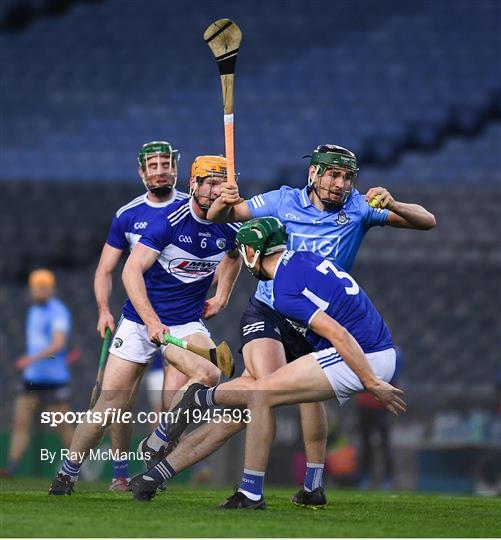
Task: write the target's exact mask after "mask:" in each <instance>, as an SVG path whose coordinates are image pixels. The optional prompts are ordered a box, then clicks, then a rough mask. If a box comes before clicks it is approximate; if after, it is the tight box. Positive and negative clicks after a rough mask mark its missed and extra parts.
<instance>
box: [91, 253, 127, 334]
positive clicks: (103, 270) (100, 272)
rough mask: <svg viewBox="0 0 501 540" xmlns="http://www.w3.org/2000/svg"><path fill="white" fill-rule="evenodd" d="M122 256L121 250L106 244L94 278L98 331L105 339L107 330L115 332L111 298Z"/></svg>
mask: <svg viewBox="0 0 501 540" xmlns="http://www.w3.org/2000/svg"><path fill="white" fill-rule="evenodd" d="M121 256H122V250H121V249H117V248H115V247H113V246H110V245H109V244H104V246H103V250H102V252H101V258H100V259H99V264H98V265H97V268H96V274H95V276H94V295H95V297H96V304H97V311H98V320H97V331H98V332H99V333H100V334H101V337H102V338H103V339H104V336H105V333H106V328H109V329H110V330H111V332H114V331H115V319H114V318H113V315H112V314H111V311H110V296H111V289H112V286H113V270H115V268H116V266H117V264H118V261H119V260H120V257H121Z"/></svg>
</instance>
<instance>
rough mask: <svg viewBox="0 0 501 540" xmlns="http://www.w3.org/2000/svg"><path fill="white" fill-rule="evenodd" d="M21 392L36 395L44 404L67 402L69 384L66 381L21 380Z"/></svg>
mask: <svg viewBox="0 0 501 540" xmlns="http://www.w3.org/2000/svg"><path fill="white" fill-rule="evenodd" d="M21 392H22V393H24V394H30V395H36V396H37V397H38V398H39V399H40V402H41V403H43V404H44V405H56V404H58V403H67V402H68V401H69V399H70V385H69V384H68V383H63V384H61V383H54V384H51V383H32V382H29V381H23V383H22V387H21Z"/></svg>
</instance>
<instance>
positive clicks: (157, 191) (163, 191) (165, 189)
mask: <svg viewBox="0 0 501 540" xmlns="http://www.w3.org/2000/svg"><path fill="white" fill-rule="evenodd" d="M173 189H174V186H159V187H155V188H151V189H148V191H149V192H150V193H153V194H154V195H156V196H157V197H165V196H166V195H170V194H171V193H172V190H173Z"/></svg>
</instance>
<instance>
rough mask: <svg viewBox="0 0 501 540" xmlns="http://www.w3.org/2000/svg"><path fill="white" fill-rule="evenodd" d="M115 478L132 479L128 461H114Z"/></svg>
mask: <svg viewBox="0 0 501 540" xmlns="http://www.w3.org/2000/svg"><path fill="white" fill-rule="evenodd" d="M113 478H130V474H129V461H128V460H127V459H124V460H121V461H120V460H118V461H117V460H115V459H114V460H113Z"/></svg>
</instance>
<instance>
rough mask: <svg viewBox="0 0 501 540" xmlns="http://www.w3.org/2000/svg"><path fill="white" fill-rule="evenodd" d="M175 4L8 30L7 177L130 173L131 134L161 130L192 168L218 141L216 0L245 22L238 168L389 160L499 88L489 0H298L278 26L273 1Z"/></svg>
mask: <svg viewBox="0 0 501 540" xmlns="http://www.w3.org/2000/svg"><path fill="white" fill-rule="evenodd" d="M180 5H181V2H180V1H176V2H154V3H153V2H152V3H150V4H149V5H148V9H147V10H144V9H138V7H137V3H135V2H120V1H119V0H108V1H105V2H100V3H82V4H75V5H74V6H73V7H72V9H71V10H69V11H68V13H67V14H66V15H65V16H64V17H61V18H41V19H37V20H36V21H34V22H32V24H31V25H29V26H28V27H27V28H26V30H25V31H24V32H20V33H17V34H13V33H3V34H0V61H1V63H2V79H3V85H4V86H3V88H4V91H3V94H2V109H3V128H4V129H3V130H2V131H1V133H0V145H1V146H2V148H3V150H4V152H3V153H2V156H1V158H0V164H1V170H2V175H1V178H2V179H19V178H26V179H36V180H61V181H63V180H65V179H67V178H75V177H77V178H78V179H80V180H87V181H91V180H97V179H99V180H100V181H125V179H128V178H130V177H131V174H130V172H131V170H132V168H133V166H134V155H135V152H136V149H137V147H138V146H139V145H140V144H142V143H143V142H145V141H146V140H152V139H158V138H167V139H172V141H174V142H175V144H176V145H177V146H178V147H179V148H180V149H181V151H182V155H183V160H182V171H183V175H186V174H187V171H188V166H189V163H190V161H191V159H192V158H193V157H194V156H195V155H197V154H199V153H203V152H221V151H222V150H223V147H222V118H221V97H220V88H219V81H218V77H217V70H216V67H215V65H214V62H213V60H212V59H211V57H210V53H209V51H208V49H207V47H206V46H205V45H204V43H203V41H202V39H201V34H202V31H203V29H204V28H205V26H206V25H207V24H208V22H210V21H211V20H213V19H214V18H215V17H217V16H219V15H221V16H223V15H226V16H230V17H233V18H234V19H235V20H237V21H238V22H239V23H240V25H241V26H242V28H243V29H244V42H243V46H242V52H241V54H240V58H239V60H238V71H237V85H236V92H237V94H236V115H237V116H236V118H237V132H236V145H237V169H238V170H240V171H241V178H242V181H243V182H244V181H246V180H248V179H259V180H262V181H271V180H273V179H275V178H276V174H277V171H278V170H281V169H283V168H284V167H287V166H289V165H290V164H291V160H292V161H293V160H295V159H299V157H300V156H301V155H303V154H305V153H307V152H309V151H311V149H312V148H313V147H314V146H316V145H317V144H319V143H320V142H326V141H330V142H332V141H336V142H339V143H341V144H343V145H345V146H347V147H350V148H353V149H354V150H355V151H357V152H358V153H359V154H360V155H361V156H367V157H368V156H371V157H372V158H373V159H374V160H375V161H376V163H383V164H384V163H389V162H392V161H393V158H394V157H395V155H398V153H399V151H400V149H401V148H402V147H405V146H406V145H409V144H414V145H417V146H418V147H420V148H425V149H426V148H428V149H429V148H430V147H432V146H433V145H435V144H436V143H437V141H438V140H439V139H440V136H441V134H443V132H444V130H447V129H449V128H450V127H451V121H452V123H453V125H454V126H455V127H456V128H458V127H459V128H460V129H463V130H465V131H471V130H474V129H476V128H477V126H478V124H479V123H481V122H482V121H483V120H482V119H485V118H484V117H485V114H486V110H488V109H489V107H491V106H493V103H494V102H496V103H497V101H498V96H499V94H498V93H499V91H500V81H499V75H498V70H496V69H493V66H495V65H496V64H497V62H498V60H499V50H500V47H501V41H500V40H501V38H500V35H499V33H498V32H497V27H498V24H499V17H500V9H501V4H500V3H499V2H497V1H495V0H483V1H482V2H475V3H474V8H471V7H470V6H471V5H472V4H471V3H468V2H463V1H450V2H415V3H409V2H407V3H402V2H398V1H397V0H385V1H382V2H377V3H367V2H363V1H361V0H357V1H353V2H343V3H339V2H329V1H325V0H322V1H317V2H315V5H314V7H312V5H311V3H310V2H306V1H303V0H302V1H300V0H289V2H288V7H289V9H288V11H289V15H291V16H290V17H288V19H287V23H286V24H285V25H284V19H283V16H282V15H283V14H282V8H281V7H280V5H279V3H269V2H266V1H265V0H257V1H255V2H253V3H252V5H251V4H247V3H235V2H230V1H229V0H217V1H210V2H205V1H204V2H202V1H200V2H193V3H192V4H190V6H191V7H190V9H189V10H186V9H177V8H178V7H179V6H180ZM292 15H293V16H292ZM146 36H147V37H146ZM465 36H468V39H465ZM19 58H22V59H23V61H22V62H19V61H18V59H19ZM110 66H113V67H112V68H111V67H110ZM27 148H30V152H29V153H27V152H26V149H27ZM441 179H442V178H441ZM441 179H440V180H441Z"/></svg>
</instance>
